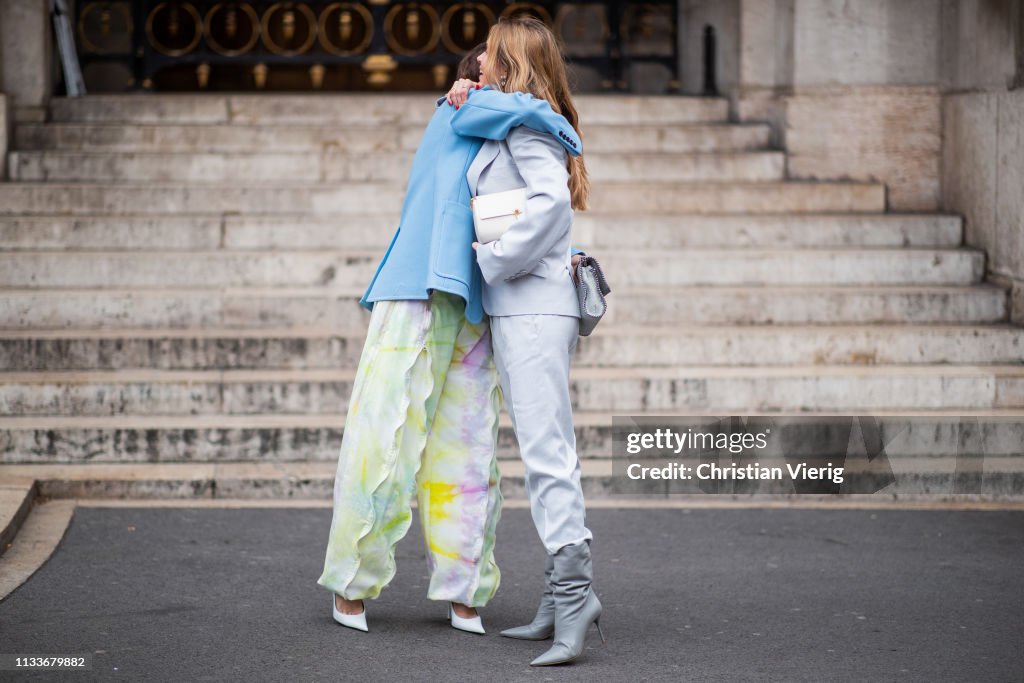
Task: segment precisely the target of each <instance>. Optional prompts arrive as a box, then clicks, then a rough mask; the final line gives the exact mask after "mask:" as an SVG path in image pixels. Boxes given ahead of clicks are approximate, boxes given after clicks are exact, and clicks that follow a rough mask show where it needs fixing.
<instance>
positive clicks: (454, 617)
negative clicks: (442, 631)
mask: <svg viewBox="0 0 1024 683" xmlns="http://www.w3.org/2000/svg"><path fill="white" fill-rule="evenodd" d="M448 620H449V621H450V622H451V624H452V628H457V629H459V630H460V631H466V632H468V633H481V634H482V633H486V631H484V623H483V621H482V620H481V619H480V615H477V616H475V617H460V616H459V615H458V614H456V613H455V610H453V609H452V603H450V602H449V603H448Z"/></svg>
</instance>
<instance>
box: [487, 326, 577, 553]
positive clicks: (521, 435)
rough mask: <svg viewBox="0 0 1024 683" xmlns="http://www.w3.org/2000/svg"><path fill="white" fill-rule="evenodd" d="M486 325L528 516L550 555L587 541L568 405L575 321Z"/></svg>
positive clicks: (570, 407) (574, 342) (569, 404)
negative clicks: (520, 468) (517, 454)
mask: <svg viewBox="0 0 1024 683" xmlns="http://www.w3.org/2000/svg"><path fill="white" fill-rule="evenodd" d="M490 323H491V340H492V344H493V347H494V361H495V364H496V365H497V367H498V378H499V381H500V383H501V390H502V393H503V395H504V398H505V406H506V408H507V409H508V413H509V417H511V418H512V426H513V427H514V429H515V432H516V439H517V440H518V441H519V452H520V454H521V456H522V459H523V465H524V466H525V468H526V493H527V495H528V496H529V499H530V514H531V515H532V516H533V523H534V525H535V526H536V527H537V534H538V535H539V536H540V539H541V541H542V542H543V543H544V547H545V548H546V549H547V551H548V553H549V554H552V555H554V554H555V553H557V552H558V550H559V549H560V548H562V547H563V546H566V545H571V544H574V543H580V542H581V541H584V540H590V539H592V538H593V535H592V534H591V533H590V530H589V529H588V528H587V527H586V524H585V516H586V510H585V508H584V504H583V489H582V487H581V486H580V460H579V457H578V456H577V454H576V433H575V432H574V431H573V425H572V405H571V403H570V400H569V363H570V361H571V360H572V355H573V354H574V353H575V352H576V342H577V341H578V338H579V318H574V317H571V316H567V315H549V314H530V315H509V316H491V317H490Z"/></svg>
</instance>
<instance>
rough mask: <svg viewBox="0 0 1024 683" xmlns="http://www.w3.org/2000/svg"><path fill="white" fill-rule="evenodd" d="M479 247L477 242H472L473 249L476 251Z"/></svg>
mask: <svg viewBox="0 0 1024 683" xmlns="http://www.w3.org/2000/svg"><path fill="white" fill-rule="evenodd" d="M479 247H480V243H479V242H473V251H476V250H477V249H478V248H479Z"/></svg>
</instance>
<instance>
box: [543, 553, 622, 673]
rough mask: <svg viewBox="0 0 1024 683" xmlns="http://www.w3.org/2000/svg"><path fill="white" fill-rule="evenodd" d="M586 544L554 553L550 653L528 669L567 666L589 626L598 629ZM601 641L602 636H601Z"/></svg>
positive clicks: (598, 605)
mask: <svg viewBox="0 0 1024 683" xmlns="http://www.w3.org/2000/svg"><path fill="white" fill-rule="evenodd" d="M593 576H594V573H593V567H592V565H591V561H590V543H589V542H587V541H584V542H582V543H577V544H575V545H567V546H565V547H563V548H560V549H559V551H558V552H557V553H555V568H554V571H553V572H552V574H551V583H552V587H553V588H554V602H555V642H554V644H552V646H551V649H550V650H548V651H547V652H545V653H544V654H542V655H541V656H540V657H537V658H536V659H535V660H533V661H532V662H530V666H548V665H550V664H564V663H566V662H571V661H572V660H574V659H576V658H577V657H579V656H580V654H581V653H582V652H583V639H584V637H585V636H586V635H587V629H588V628H590V624H591V623H594V624H597V630H598V632H600V631H601V626H600V624H598V620H599V619H600V618H601V601H600V600H598V599H597V594H596V593H595V592H594V589H593V586H592V583H593ZM601 640H602V641H603V640H604V634H603V633H601Z"/></svg>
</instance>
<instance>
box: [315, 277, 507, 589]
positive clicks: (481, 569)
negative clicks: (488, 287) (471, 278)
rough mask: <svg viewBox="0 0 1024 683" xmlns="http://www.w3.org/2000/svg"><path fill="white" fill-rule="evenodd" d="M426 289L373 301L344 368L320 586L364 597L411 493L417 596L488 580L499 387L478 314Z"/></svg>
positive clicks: (398, 530)
mask: <svg viewBox="0 0 1024 683" xmlns="http://www.w3.org/2000/svg"><path fill="white" fill-rule="evenodd" d="M464 311H465V302H464V301H463V299H461V298H460V297H458V296H455V295H453V294H449V293H446V292H440V291H436V290H435V291H434V292H432V293H431V295H430V299H429V300H427V301H377V302H375V303H374V305H373V310H372V312H371V315H370V326H369V330H368V332H367V338H366V344H365V346H364V347H363V351H362V356H361V357H360V360H359V367H358V369H357V371H356V377H355V383H354V385H353V388H352V398H351V401H350V403H349V409H348V417H347V418H346V420H345V431H344V435H343V437H342V443H341V452H340V454H339V457H338V470H337V474H336V476H335V482H334V514H333V518H332V521H331V530H330V536H329V539H328V544H327V554H326V558H325V560H324V570H323V574H322V575H321V576H320V578H319V579H318V580H317V583H319V584H320V585H321V586H324V587H326V588H328V589H329V590H331V591H333V592H335V593H337V594H338V595H341V596H342V597H344V598H345V599H348V600H358V599H363V598H376V597H377V596H378V595H380V592H381V590H382V589H383V588H384V587H385V586H386V585H387V584H388V583H389V582H390V581H391V579H392V577H393V576H394V575H395V544H396V543H397V542H398V541H399V540H400V539H401V538H402V537H403V536H405V534H406V532H407V531H408V530H409V527H410V525H411V523H412V511H411V502H412V498H413V496H414V495H415V496H416V497H417V502H418V506H419V517H420V522H421V524H422V528H423V536H424V541H425V544H426V556H427V566H428V569H429V571H430V585H429V587H428V589H427V597H428V598H430V599H432V600H450V601H453V602H461V603H463V604H466V605H470V606H482V605H485V604H487V602H488V601H489V600H490V599H491V598H492V597H493V596H494V593H495V591H497V589H498V582H499V578H500V574H499V571H498V566H497V564H496V563H495V561H494V533H495V527H496V525H497V522H498V517H499V515H500V512H501V502H502V499H501V493H500V492H499V490H498V483H499V474H498V465H497V460H496V444H497V433H498V412H499V410H500V408H501V401H502V394H501V388H500V386H499V383H498V374H497V369H496V368H495V365H494V357H493V354H492V349H491V336H490V330H489V326H488V323H487V320H486V319H485V320H484V321H482V322H481V323H479V324H472V323H470V322H468V321H467V320H466V318H465V313H464Z"/></svg>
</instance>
